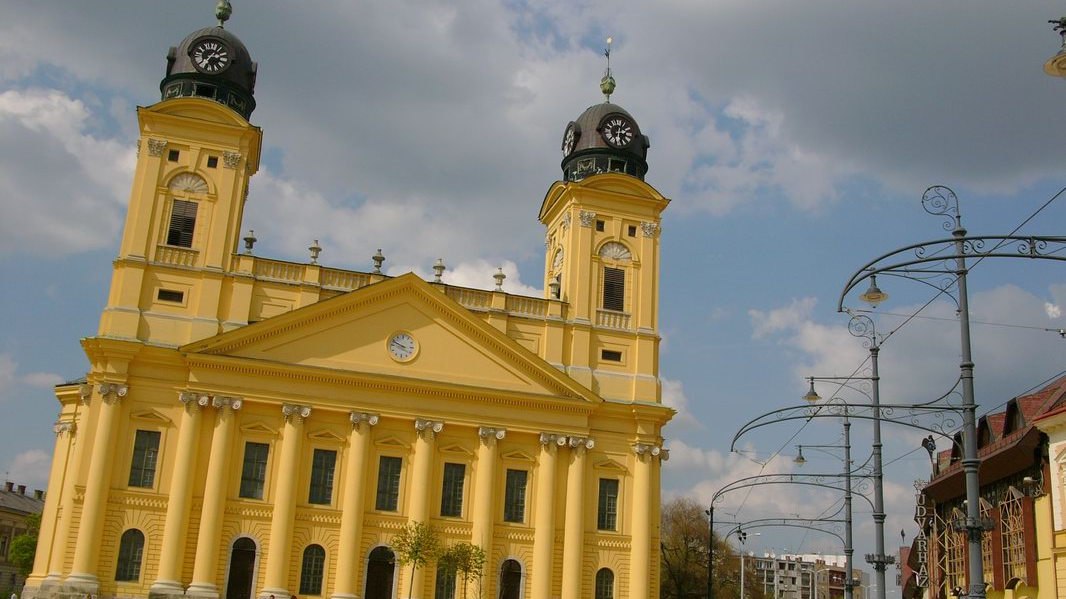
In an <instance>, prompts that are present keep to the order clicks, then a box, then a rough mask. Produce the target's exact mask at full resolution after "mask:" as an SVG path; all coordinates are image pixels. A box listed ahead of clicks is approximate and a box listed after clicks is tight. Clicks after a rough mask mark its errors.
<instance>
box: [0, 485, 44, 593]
mask: <svg viewBox="0 0 1066 599" xmlns="http://www.w3.org/2000/svg"><path fill="white" fill-rule="evenodd" d="M43 508H44V491H38V490H35V491H33V493H32V494H27V493H26V485H17V486H16V485H15V483H13V482H5V483H4V486H3V487H2V490H0V597H7V596H8V595H10V594H11V592H12V591H16V592H18V591H19V589H21V588H22V584H23V582H25V581H24V580H23V578H22V576H21V575H19V572H18V567H16V566H15V564H13V563H11V561H10V559H11V541H13V540H14V539H15V537H17V536H19V535H21V534H24V533H25V532H26V528H27V526H26V517H27V516H29V515H30V514H39V513H41V510H42V509H43Z"/></svg>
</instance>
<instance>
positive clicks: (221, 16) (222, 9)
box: [215, 0, 233, 27]
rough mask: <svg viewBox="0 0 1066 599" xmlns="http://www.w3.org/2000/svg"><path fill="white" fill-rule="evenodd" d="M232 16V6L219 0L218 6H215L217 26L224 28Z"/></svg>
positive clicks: (224, 0)
mask: <svg viewBox="0 0 1066 599" xmlns="http://www.w3.org/2000/svg"><path fill="white" fill-rule="evenodd" d="M232 14H233V5H232V4H230V3H229V0H219V2H218V5H216V6H215V18H216V19H218V26H219V27H224V26H225V24H226V21H228V20H229V18H230V15H232Z"/></svg>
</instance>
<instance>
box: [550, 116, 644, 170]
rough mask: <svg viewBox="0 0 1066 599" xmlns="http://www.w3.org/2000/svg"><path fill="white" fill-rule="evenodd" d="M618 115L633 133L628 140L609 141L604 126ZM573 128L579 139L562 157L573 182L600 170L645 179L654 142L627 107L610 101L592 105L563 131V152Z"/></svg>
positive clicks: (563, 164) (564, 168) (563, 165)
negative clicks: (620, 141)
mask: <svg viewBox="0 0 1066 599" xmlns="http://www.w3.org/2000/svg"><path fill="white" fill-rule="evenodd" d="M615 117H620V118H621V119H622V120H623V121H624V122H625V123H626V125H628V131H629V133H631V134H632V135H631V137H630V138H629V141H628V142H627V143H617V142H616V143H614V144H612V143H610V142H608V132H605V131H604V129H605V126H606V125H607V124H608V123H609V122H611V121H613V120H615ZM571 130H573V133H574V136H575V138H576V139H575V140H574V142H573V149H571V151H570V152H569V153H567V154H565V155H564V156H563V163H562V167H563V174H564V178H566V179H567V180H571V181H574V180H578V179H581V178H584V177H585V176H588V175H592V174H596V173H599V172H607V171H613V172H624V173H626V174H629V175H633V176H634V177H638V178H640V179H644V174H645V173H646V172H647V171H648V162H647V158H648V148H649V147H650V146H651V141H650V140H649V139H648V136H646V135H644V134H642V133H641V132H640V126H639V125H638V124H637V121H636V119H634V118H633V115H631V114H629V112H627V111H626V109H624V108H622V107H621V106H619V105H617V104H612V103H610V102H603V103H601V104H595V105H593V106H589V107H588V108H587V109H586V110H585V112H582V113H581V116H579V117H577V120H574V121H571V122H570V123H569V124H567V126H566V129H565V130H564V131H563V144H562V150H563V151H564V152H566V150H567V148H566V144H567V139H568V138H569V136H570V132H571ZM590 159H591V161H590ZM590 166H591V170H590Z"/></svg>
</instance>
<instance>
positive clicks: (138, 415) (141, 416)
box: [130, 410, 173, 426]
mask: <svg viewBox="0 0 1066 599" xmlns="http://www.w3.org/2000/svg"><path fill="white" fill-rule="evenodd" d="M130 418H133V419H134V420H143V421H147V422H152V423H154V424H156V425H158V426H166V425H170V424H173V422H172V421H171V420H170V418H167V417H166V416H164V415H162V414H160V413H159V412H157V411H155V410H141V411H139V412H133V413H132V414H130Z"/></svg>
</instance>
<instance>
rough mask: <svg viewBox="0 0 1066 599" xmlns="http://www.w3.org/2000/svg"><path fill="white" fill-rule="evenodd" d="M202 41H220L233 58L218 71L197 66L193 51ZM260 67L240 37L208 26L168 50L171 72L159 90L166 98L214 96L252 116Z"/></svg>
mask: <svg viewBox="0 0 1066 599" xmlns="http://www.w3.org/2000/svg"><path fill="white" fill-rule="evenodd" d="M201 41H213V42H217V43H219V44H221V45H222V46H223V47H224V48H225V51H226V54H228V57H229V61H228V62H227V63H226V64H225V65H224V66H223V67H222V68H221V69H219V70H217V72H210V71H205V70H202V69H198V68H197V65H196V63H195V62H194V60H193V56H192V54H193V51H194V50H195V49H196V46H197V45H198V44H199V43H200V42H201ZM257 68H258V65H256V63H255V61H253V60H252V56H251V54H249V53H248V48H247V47H246V46H245V45H244V42H242V41H241V40H240V38H238V37H237V36H236V35H234V34H233V33H231V32H229V31H227V30H226V29H223V28H222V27H217V26H216V27H205V28H203V29H200V30H198V31H194V32H192V33H190V34H189V35H187V36H185V39H183V40H182V41H181V43H180V44H178V45H177V46H176V47H172V48H171V49H170V52H168V53H167V75H166V77H165V78H164V79H163V81H162V82H160V84H159V89H160V91H161V92H162V93H163V99H164V100H166V99H169V98H175V97H188V96H193V97H201V98H207V99H212V100H215V101H217V102H220V103H222V104H226V105H227V106H229V107H231V108H233V109H234V110H236V111H237V112H239V113H241V115H243V116H244V117H245V118H248V116H249V115H251V113H252V110H254V109H255V100H254V99H253V93H254V92H255V76H256V70H257ZM179 84H180V85H179Z"/></svg>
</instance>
